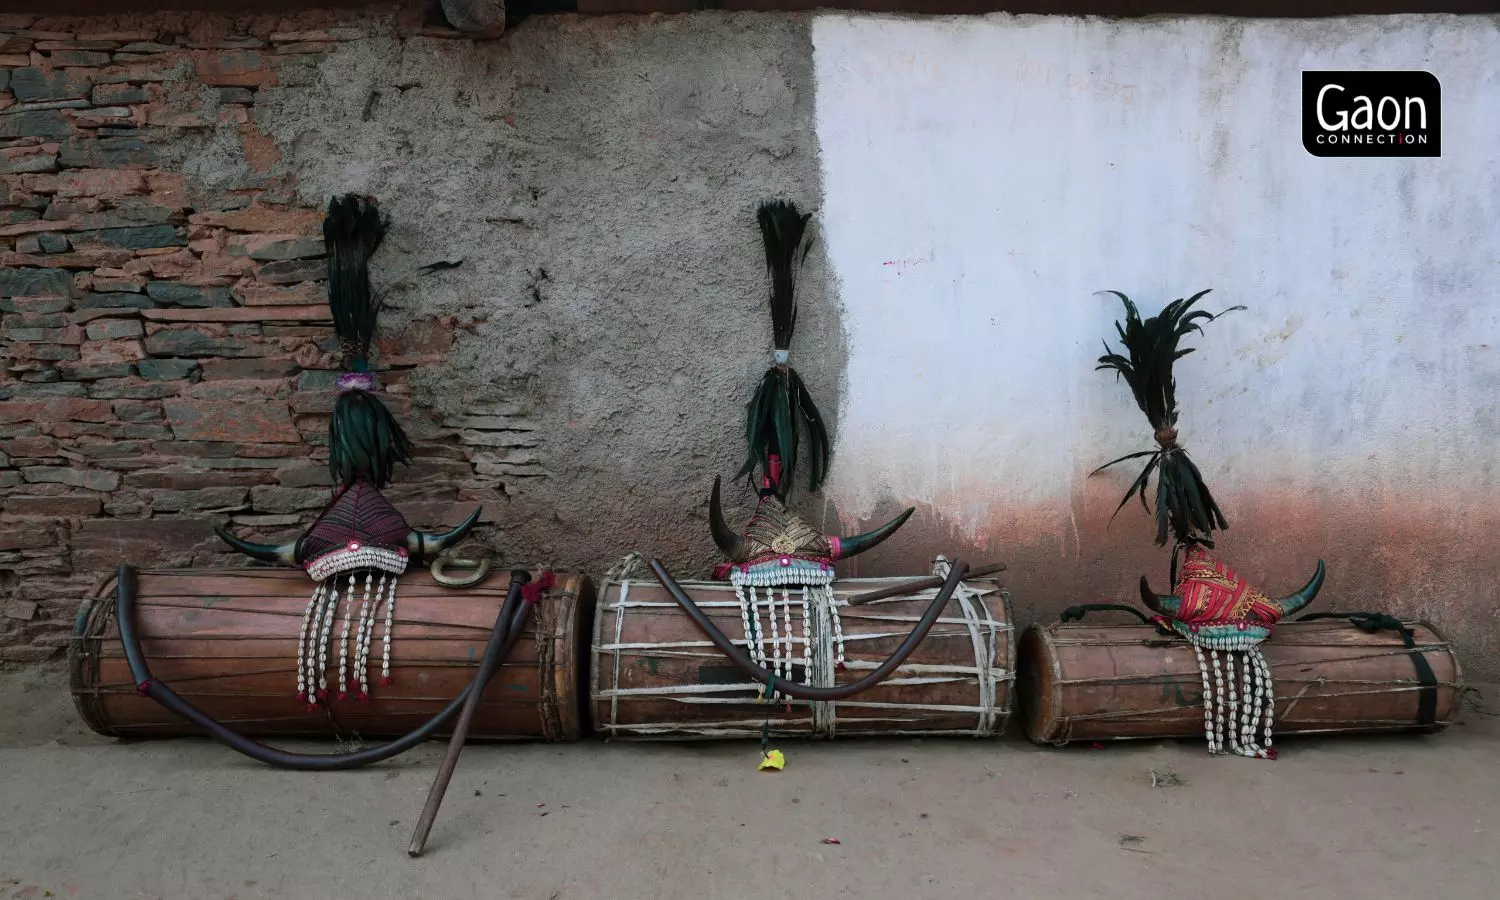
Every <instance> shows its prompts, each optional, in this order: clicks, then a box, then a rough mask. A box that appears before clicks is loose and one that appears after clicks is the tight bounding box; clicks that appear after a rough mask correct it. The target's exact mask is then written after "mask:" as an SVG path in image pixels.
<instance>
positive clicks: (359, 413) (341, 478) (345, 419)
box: [323, 194, 413, 488]
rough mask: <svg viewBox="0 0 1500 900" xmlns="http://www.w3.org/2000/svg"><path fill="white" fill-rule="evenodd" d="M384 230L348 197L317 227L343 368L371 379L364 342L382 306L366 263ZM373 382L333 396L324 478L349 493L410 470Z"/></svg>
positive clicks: (376, 214)
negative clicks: (357, 485) (399, 468)
mask: <svg viewBox="0 0 1500 900" xmlns="http://www.w3.org/2000/svg"><path fill="white" fill-rule="evenodd" d="M385 229H386V223H385V220H384V219H382V218H381V216H380V211H379V210H378V209H376V207H375V204H374V202H373V201H370V200H367V199H365V198H363V197H359V196H356V195H354V194H346V195H344V196H343V197H335V198H333V199H332V200H331V201H329V203H328V215H327V217H326V218H324V220H323V241H324V243H325V245H326V246H327V252H328V308H329V309H330V310H331V311H332V312H333V327H334V330H335V331H336V332H337V333H338V336H339V339H340V341H341V342H342V343H343V350H344V356H345V360H344V364H345V366H346V367H348V368H349V369H350V370H351V371H353V372H357V373H369V371H370V342H371V341H372V340H373V339H374V337H375V320H376V317H377V315H378V313H379V312H380V302H379V300H378V299H377V298H376V297H375V296H374V294H373V293H372V292H371V290H370V257H372V256H374V255H375V251H376V249H378V248H379V247H380V242H381V239H383V238H384V237H385ZM361 383H363V384H368V385H370V386H371V387H373V386H374V376H373V375H370V376H369V378H368V379H367V380H365V381H363V382H360V381H356V382H354V386H350V387H347V388H346V389H344V390H342V391H340V392H339V397H338V400H337V401H336V402H335V403H334V407H333V415H332V416H331V417H330V418H329V420H328V471H329V474H331V475H332V476H333V480H334V482H335V483H337V484H340V485H344V486H346V487H347V486H348V485H350V484H353V483H354V482H355V481H356V480H358V479H360V478H363V479H365V480H367V481H370V482H371V483H373V484H374V485H375V486H376V487H377V488H380V487H385V485H386V484H387V483H389V482H390V480H391V475H392V473H393V471H394V469H395V467H396V463H398V462H399V463H404V464H407V465H409V464H410V463H411V460H412V449H413V448H412V443H411V440H410V439H409V438H407V436H406V432H404V431H402V429H401V426H400V424H399V423H397V422H396V419H395V417H394V416H392V415H391V412H390V410H388V409H386V408H385V404H383V403H381V402H380V398H378V397H377V396H375V394H374V393H372V392H370V391H368V390H365V389H363V388H362V387H360V386H358V385H359V384H361Z"/></svg>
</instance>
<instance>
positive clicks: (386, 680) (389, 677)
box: [380, 675, 396, 684]
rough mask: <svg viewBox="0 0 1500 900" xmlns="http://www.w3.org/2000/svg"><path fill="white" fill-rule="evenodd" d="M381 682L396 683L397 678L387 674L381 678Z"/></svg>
mask: <svg viewBox="0 0 1500 900" xmlns="http://www.w3.org/2000/svg"><path fill="white" fill-rule="evenodd" d="M380 683H381V684H395V683H396V680H395V679H394V678H392V677H391V676H389V675H386V676H385V677H383V678H381V679H380Z"/></svg>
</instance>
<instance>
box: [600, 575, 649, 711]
mask: <svg viewBox="0 0 1500 900" xmlns="http://www.w3.org/2000/svg"><path fill="white" fill-rule="evenodd" d="M642 559H643V557H642V555H641V552H640V551H639V550H632V551H631V552H629V553H627V554H625V555H624V556H623V557H622V558H621V559H620V561H619V562H617V563H615V564H614V566H612V567H611V568H610V570H609V571H608V572H605V573H604V583H603V584H601V585H599V596H600V597H608V596H609V585H610V582H615V583H617V584H619V585H620V597H619V599H618V600H616V601H615V641H614V645H615V649H614V650H613V651H612V655H613V656H614V673H615V680H614V686H615V688H616V690H614V691H612V692H611V694H610V698H609V724H610V726H611V731H610V734H611V735H613V734H614V730H613V726H616V725H618V724H620V692H619V690H618V688H619V686H620V641H621V640H622V639H623V637H622V636H623V635H624V633H625V607H626V605H627V604H628V603H629V601H630V580H631V578H633V577H634V576H635V575H636V573H637V571H638V570H639V569H640V567H641V560H642ZM600 612H601V613H602V612H603V611H602V610H601V611H600Z"/></svg>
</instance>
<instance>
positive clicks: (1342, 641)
mask: <svg viewBox="0 0 1500 900" xmlns="http://www.w3.org/2000/svg"><path fill="white" fill-rule="evenodd" d="M1403 624H1405V625H1406V626H1407V627H1408V628H1412V629H1414V630H1415V635H1414V636H1415V641H1416V646H1415V648H1414V650H1415V651H1416V652H1419V653H1421V654H1422V655H1423V657H1424V658H1425V659H1426V660H1427V663H1428V665H1430V666H1431V667H1432V670H1433V675H1434V676H1435V678H1436V681H1437V686H1436V688H1435V689H1434V690H1435V691H1436V700H1437V704H1436V721H1435V722H1434V723H1433V724H1432V725H1423V724H1421V723H1420V722H1419V721H1418V703H1419V700H1420V695H1419V690H1420V687H1421V686H1420V682H1419V681H1418V675H1417V670H1416V667H1415V666H1414V664H1413V659H1412V656H1411V655H1410V654H1411V651H1408V650H1407V649H1406V647H1405V646H1404V644H1403V643H1402V639H1401V636H1400V634H1399V633H1397V632H1394V631H1378V632H1373V633H1370V632H1365V631H1361V630H1360V629H1358V628H1356V627H1355V626H1354V625H1352V624H1350V623H1349V622H1348V621H1346V620H1339V619H1324V620H1318V621H1311V622H1283V623H1282V624H1280V625H1278V626H1277V627H1276V632H1275V634H1274V635H1273V636H1272V637H1271V639H1270V640H1268V641H1266V642H1265V643H1263V644H1261V645H1260V649H1261V653H1262V654H1263V655H1264V656H1265V658H1266V662H1267V663H1268V664H1269V665H1270V667H1271V676H1272V682H1273V685H1274V688H1275V694H1276V719H1275V725H1274V734H1275V736H1276V737H1285V736H1288V735H1314V734H1362V733H1376V732H1392V731H1422V730H1435V729H1441V728H1443V727H1445V726H1447V725H1449V724H1451V723H1452V722H1453V721H1454V720H1455V719H1456V718H1457V717H1458V714H1459V710H1460V707H1461V705H1462V700H1463V692H1464V687H1463V673H1462V670H1461V669H1460V667H1459V664H1458V658H1457V657H1456V656H1455V655H1454V653H1453V649H1452V647H1451V646H1450V645H1449V644H1448V642H1447V640H1446V639H1445V638H1444V637H1443V636H1442V635H1441V634H1439V633H1438V632H1437V630H1436V629H1434V628H1433V627H1432V626H1431V625H1429V624H1427V623H1426V622H1406V623H1403ZM1017 682H1018V683H1017V691H1018V692H1019V694H1020V700H1021V705H1022V717H1023V719H1024V722H1025V727H1026V734H1027V736H1028V737H1030V738H1031V739H1032V740H1033V741H1035V742H1037V743H1047V744H1059V745H1060V744H1066V743H1068V742H1069V741H1113V740H1131V739H1140V738H1202V737H1203V731H1204V723H1203V682H1202V676H1201V674H1200V672H1199V669H1198V660H1197V656H1196V655H1195V654H1194V652H1193V646H1192V645H1191V644H1189V643H1188V642H1187V641H1186V640H1184V639H1182V638H1179V637H1170V636H1166V635H1163V634H1161V633H1160V632H1159V631H1157V629H1156V628H1155V627H1153V626H1148V625H1096V624H1091V623H1078V624H1062V623H1053V624H1049V625H1033V626H1031V627H1030V628H1028V629H1027V630H1026V632H1025V634H1023V635H1022V637H1021V649H1020V662H1019V670H1018V672H1017Z"/></svg>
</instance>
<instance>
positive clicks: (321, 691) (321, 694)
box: [318, 688, 328, 700]
mask: <svg viewBox="0 0 1500 900" xmlns="http://www.w3.org/2000/svg"><path fill="white" fill-rule="evenodd" d="M318 699H319V700H327V699H328V689H327V688H318Z"/></svg>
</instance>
